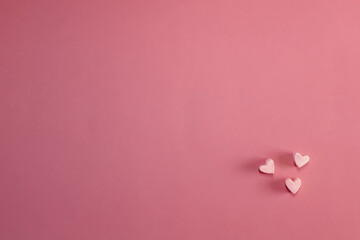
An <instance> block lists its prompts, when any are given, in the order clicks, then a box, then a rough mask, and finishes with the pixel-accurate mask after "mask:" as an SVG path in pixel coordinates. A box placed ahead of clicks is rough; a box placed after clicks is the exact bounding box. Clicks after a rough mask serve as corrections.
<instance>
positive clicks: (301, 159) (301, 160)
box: [294, 153, 310, 168]
mask: <svg viewBox="0 0 360 240" xmlns="http://www.w3.org/2000/svg"><path fill="white" fill-rule="evenodd" d="M309 161H310V158H309V156H301V154H300V153H294V162H295V164H296V166H297V167H298V168H301V167H302V166H304V165H305V164H307V163H308V162H309Z"/></svg>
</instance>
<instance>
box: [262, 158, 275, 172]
mask: <svg viewBox="0 0 360 240" xmlns="http://www.w3.org/2000/svg"><path fill="white" fill-rule="evenodd" d="M259 170H260V172H263V173H267V174H274V172H275V165H274V161H273V160H272V159H271V158H268V159H266V161H265V165H261V166H260V167H259Z"/></svg>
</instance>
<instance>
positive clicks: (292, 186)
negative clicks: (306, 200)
mask: <svg viewBox="0 0 360 240" xmlns="http://www.w3.org/2000/svg"><path fill="white" fill-rule="evenodd" d="M285 185H286V187H287V188H288V189H289V191H290V192H292V194H295V193H296V192H297V191H299V188H300V186H301V180H300V178H295V180H294V181H293V180H292V179H291V178H287V179H286V180H285Z"/></svg>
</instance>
